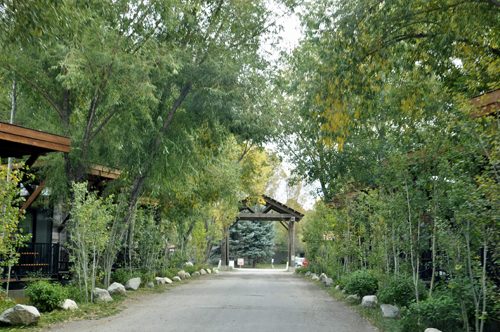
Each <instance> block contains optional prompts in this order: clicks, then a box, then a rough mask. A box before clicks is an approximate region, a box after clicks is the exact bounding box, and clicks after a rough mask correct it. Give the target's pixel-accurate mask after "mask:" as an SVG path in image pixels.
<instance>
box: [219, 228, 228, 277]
mask: <svg viewBox="0 0 500 332" xmlns="http://www.w3.org/2000/svg"><path fill="white" fill-rule="evenodd" d="M220 253H221V266H220V269H221V270H222V271H227V270H228V269H229V227H224V234H223V235H222V245H221V250H220Z"/></svg>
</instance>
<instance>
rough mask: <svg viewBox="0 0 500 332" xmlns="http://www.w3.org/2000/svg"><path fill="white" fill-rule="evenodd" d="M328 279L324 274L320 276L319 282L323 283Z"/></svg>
mask: <svg viewBox="0 0 500 332" xmlns="http://www.w3.org/2000/svg"><path fill="white" fill-rule="evenodd" d="M326 278H327V276H326V274H324V273H321V275H320V276H319V280H321V281H323V280H325V279H326Z"/></svg>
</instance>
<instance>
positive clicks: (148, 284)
mask: <svg viewBox="0 0 500 332" xmlns="http://www.w3.org/2000/svg"><path fill="white" fill-rule="evenodd" d="M146 287H147V288H155V284H154V283H153V282H152V281H150V282H148V283H147V284H146Z"/></svg>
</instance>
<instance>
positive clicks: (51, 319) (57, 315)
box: [0, 277, 196, 332]
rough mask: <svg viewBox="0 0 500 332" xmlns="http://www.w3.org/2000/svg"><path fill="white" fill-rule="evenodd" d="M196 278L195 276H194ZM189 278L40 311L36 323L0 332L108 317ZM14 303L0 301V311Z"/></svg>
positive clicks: (38, 329)
mask: <svg viewBox="0 0 500 332" xmlns="http://www.w3.org/2000/svg"><path fill="white" fill-rule="evenodd" d="M194 279H196V277H195V278H194ZM188 282H189V279H184V280H182V281H181V282H175V283H172V284H166V285H155V287H154V288H139V289H138V290H137V291H127V296H119V295H113V296H112V297H113V301H112V302H107V303H105V302H101V303H93V304H90V303H78V310H74V311H62V310H54V311H52V312H42V313H40V314H41V317H40V321H39V322H38V324H36V325H30V326H21V325H16V326H12V325H0V332H4V331H5V332H6V331H9V332H10V331H12V332H16V331H40V330H41V329H43V328H47V327H49V326H50V325H53V324H55V323H61V322H68V321H74V320H81V319H99V318H103V317H109V316H112V315H115V314H117V313H119V312H120V311H122V310H124V309H126V308H127V304H128V303H129V302H132V301H138V300H140V299H142V298H144V297H145V296H148V295H151V294H161V293H164V292H165V291H166V290H168V289H169V288H172V287H175V286H177V285H182V284H186V283H188ZM27 304H28V305H29V303H27ZM15 305H16V303H7V304H3V305H2V304H1V303H0V313H2V312H3V311H5V310H7V309H9V308H12V307H13V306H15Z"/></svg>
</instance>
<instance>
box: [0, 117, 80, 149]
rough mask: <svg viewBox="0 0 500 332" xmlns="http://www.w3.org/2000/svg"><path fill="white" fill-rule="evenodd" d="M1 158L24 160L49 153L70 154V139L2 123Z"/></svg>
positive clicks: (0, 123) (0, 132) (0, 137)
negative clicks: (26, 157)
mask: <svg viewBox="0 0 500 332" xmlns="http://www.w3.org/2000/svg"><path fill="white" fill-rule="evenodd" d="M0 142H1V145H0V157H1V158H7V157H14V158H23V157H24V156H28V155H41V154H45V153H48V152H68V153H69V152H70V146H71V140H70V138H68V137H64V136H60V135H55V134H51V133H47V132H44V131H40V130H34V129H30V128H25V127H21V126H17V125H13V124H10V123H5V122H0Z"/></svg>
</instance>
